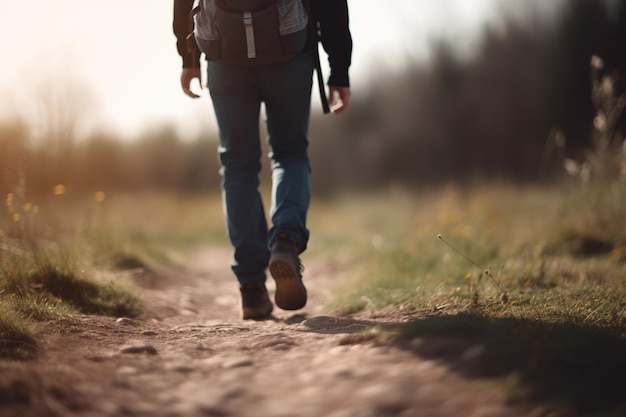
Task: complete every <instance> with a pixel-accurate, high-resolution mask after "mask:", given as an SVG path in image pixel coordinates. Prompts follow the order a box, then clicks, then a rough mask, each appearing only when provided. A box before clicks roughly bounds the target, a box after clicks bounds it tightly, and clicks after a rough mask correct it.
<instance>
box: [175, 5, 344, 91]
mask: <svg viewBox="0 0 626 417" xmlns="http://www.w3.org/2000/svg"><path fill="white" fill-rule="evenodd" d="M310 1H311V13H312V17H313V20H314V21H316V22H318V24H319V29H320V30H319V32H320V41H321V43H322V46H323V47H324V50H325V51H326V53H327V54H328V63H329V65H330V77H329V78H328V84H329V85H332V86H337V87H347V86H349V85H350V78H349V75H348V69H349V68H350V63H351V57H352V37H351V35H350V28H349V18H348V3H347V0H310ZM193 3H194V0H174V24H173V26H174V34H175V35H176V47H177V49H178V54H179V55H180V56H181V57H182V59H183V67H184V68H193V67H199V66H200V55H199V53H196V54H195V55H194V54H191V53H190V52H189V51H188V50H187V41H186V37H187V35H188V34H190V33H191V32H193V21H192V20H191V18H190V12H191V9H192V7H193Z"/></svg>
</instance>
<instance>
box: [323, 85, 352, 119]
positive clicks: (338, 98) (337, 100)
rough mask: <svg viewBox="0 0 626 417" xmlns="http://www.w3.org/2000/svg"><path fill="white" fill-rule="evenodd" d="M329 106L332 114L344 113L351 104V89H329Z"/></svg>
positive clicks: (331, 87) (332, 87) (334, 87)
mask: <svg viewBox="0 0 626 417" xmlns="http://www.w3.org/2000/svg"><path fill="white" fill-rule="evenodd" d="M328 97H329V100H328V106H329V107H330V112H331V113H332V114H340V113H343V112H344V111H345V110H346V109H347V108H348V105H349V104H350V87H337V86H332V85H331V86H329V87H328Z"/></svg>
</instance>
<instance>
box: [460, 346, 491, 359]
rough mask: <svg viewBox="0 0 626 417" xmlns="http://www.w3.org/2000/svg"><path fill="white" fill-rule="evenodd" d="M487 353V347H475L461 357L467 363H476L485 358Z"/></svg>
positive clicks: (467, 350)
mask: <svg viewBox="0 0 626 417" xmlns="http://www.w3.org/2000/svg"><path fill="white" fill-rule="evenodd" d="M485 353H486V349H485V346H483V345H474V346H472V347H470V348H468V349H466V350H465V352H463V354H462V355H461V359H462V360H465V361H474V360H478V359H480V358H481V357H483V356H484V355H485Z"/></svg>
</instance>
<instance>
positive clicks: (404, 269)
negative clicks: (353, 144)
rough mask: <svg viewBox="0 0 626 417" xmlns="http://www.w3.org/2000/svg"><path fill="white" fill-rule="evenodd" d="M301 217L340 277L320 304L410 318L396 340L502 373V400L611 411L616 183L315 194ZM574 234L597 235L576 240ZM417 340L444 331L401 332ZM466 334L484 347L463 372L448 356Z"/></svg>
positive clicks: (621, 263) (620, 251)
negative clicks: (507, 394) (324, 199)
mask: <svg viewBox="0 0 626 417" xmlns="http://www.w3.org/2000/svg"><path fill="white" fill-rule="evenodd" d="M312 218H313V219H316V220H314V221H315V222H316V224H314V225H313V226H312V229H313V231H314V233H317V237H315V238H314V239H317V243H316V244H314V245H313V246H314V247H315V249H313V250H312V251H314V252H317V253H316V255H317V256H322V257H325V258H328V259H329V260H330V261H334V262H335V264H336V265H337V266H338V270H339V271H340V272H339V273H341V274H345V275H347V276H348V280H347V281H346V282H344V283H342V284H340V285H339V286H338V287H337V288H336V293H335V295H336V297H335V299H334V300H332V301H331V303H330V305H329V308H331V309H333V310H335V311H337V312H340V313H343V314H350V313H357V312H361V311H376V310H381V309H385V308H395V309H396V310H397V311H401V312H403V314H404V316H405V317H409V318H410V317H413V318H412V319H409V321H408V322H407V323H405V325H403V326H402V328H401V330H400V331H399V332H398V337H399V340H400V341H402V340H404V341H405V342H401V344H402V345H406V346H407V349H411V350H413V351H415V353H416V354H418V355H426V356H432V357H434V358H437V359H440V360H442V361H444V362H446V363H449V364H450V366H451V367H453V368H454V369H457V370H458V371H459V372H462V373H467V372H469V371H471V372H469V373H470V374H471V375H474V376H476V377H481V378H482V377H484V378H499V379H503V380H505V381H507V384H508V385H510V387H511V398H512V400H519V399H528V398H533V399H539V400H542V401H545V402H546V403H547V404H550V405H551V406H552V407H554V410H555V412H556V414H555V415H568V413H570V412H571V411H572V410H576V411H577V412H590V413H600V414H592V415H607V416H609V415H611V416H612V415H616V416H617V415H623V414H620V413H623V412H624V410H625V408H624V407H626V405H625V403H624V399H623V398H622V394H623V392H622V391H623V390H622V389H621V388H623V375H626V356H625V355H624V352H626V288H625V287H626V285H625V284H626V259H625V256H624V255H625V250H624V249H625V247H626V189H625V188H624V186H623V184H622V185H621V188H618V189H616V188H614V187H613V186H611V187H603V186H602V185H598V184H596V185H595V186H594V187H587V186H580V185H578V184H571V185H563V186H560V187H556V186H551V187H537V188H533V187H524V188H515V187H510V186H485V187H472V188H467V189H464V188H462V187H459V186H456V185H450V186H448V187H447V188H445V189H443V190H440V191H429V192H406V191H401V190H395V191H390V192H388V193H386V194H384V195H382V196H381V195H378V196H371V197H365V198H364V197H354V196H352V197H348V196H346V197H344V198H343V199H341V200H340V201H339V202H338V203H336V202H333V203H332V204H325V203H318V204H317V205H316V207H315V209H314V214H313V216H312ZM439 234H441V235H442V237H443V239H438V238H437V236H438V235H439ZM587 239H597V240H600V241H601V242H603V243H604V244H605V245H606V246H604V247H603V248H602V250H601V251H600V252H599V253H596V251H595V248H594V247H593V246H592V247H591V248H590V249H587V250H588V252H584V251H582V252H581V250H580V248H579V245H577V242H578V241H580V240H587ZM446 242H447V243H446ZM421 339H425V340H441V339H443V340H446V342H445V343H442V344H435V346H437V347H436V348H433V344H432V343H425V344H423V345H421V344H419V343H418V344H417V345H418V346H422V348H413V347H411V346H412V345H411V344H410V343H408V342H409V341H411V340H421ZM476 345H478V346H481V347H483V348H484V351H485V354H484V357H482V358H481V360H480V361H479V362H478V365H476V366H475V367H474V368H472V369H470V370H469V371H468V369H466V368H467V366H466V365H467V364H465V363H463V361H462V360H461V359H460V358H462V356H463V353H464V352H465V351H467V349H469V348H471V347H472V346H476ZM424 346H425V347H424ZM601 413H605V414H601ZM570 415H571V414H570Z"/></svg>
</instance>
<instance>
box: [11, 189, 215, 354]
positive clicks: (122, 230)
mask: <svg viewBox="0 0 626 417" xmlns="http://www.w3.org/2000/svg"><path fill="white" fill-rule="evenodd" d="M63 191H64V192H63V193H59V194H58V195H53V196H50V197H49V199H45V201H44V202H43V203H37V202H34V203H33V202H30V201H27V200H26V199H25V198H24V197H19V198H18V197H16V195H18V194H19V193H16V195H13V194H12V195H10V196H7V199H6V207H7V212H6V215H2V214H0V357H7V358H30V357H34V356H36V354H37V352H38V348H37V346H38V343H37V336H36V335H37V326H38V324H39V323H43V322H49V321H54V322H61V321H62V320H61V319H62V318H63V317H65V316H67V315H70V314H77V313H80V314H98V315H108V316H113V317H120V316H125V317H139V316H141V314H142V313H143V310H144V307H143V305H142V302H141V300H140V297H139V296H138V294H137V293H136V290H135V287H134V285H133V283H132V279H131V277H132V275H134V274H136V273H138V272H140V271H143V272H147V273H151V272H153V271H158V270H162V269H165V268H177V269H184V268H185V267H186V265H185V256H184V255H185V252H186V251H187V250H189V248H192V247H195V246H198V245H200V244H205V243H207V242H211V241H213V242H219V243H223V242H224V240H225V237H224V231H223V218H222V214H221V204H220V203H219V196H217V198H216V197H213V196H212V197H185V196H174V195H162V194H155V193H150V194H143V195H138V194H133V195H112V196H107V197H106V198H105V199H103V198H102V195H100V197H99V198H98V199H95V198H94V197H93V196H90V195H88V196H82V195H81V196H76V195H71V194H69V193H68V192H67V191H66V190H63ZM16 215H17V217H16Z"/></svg>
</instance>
